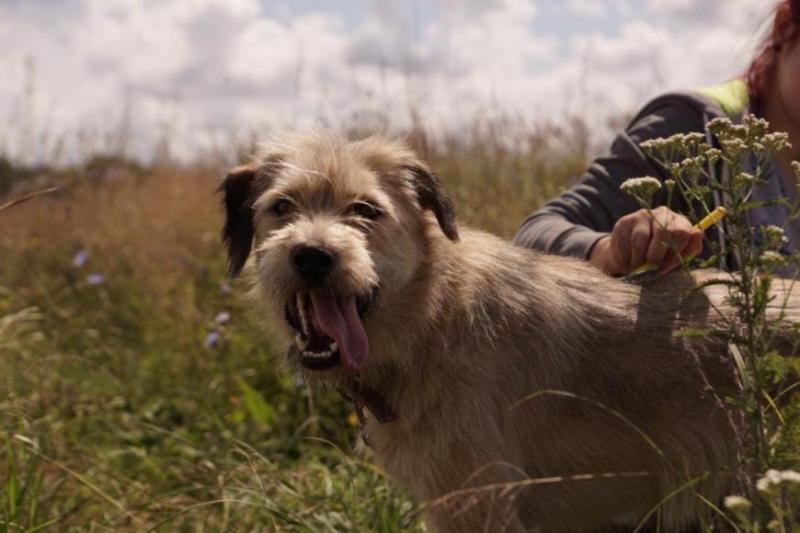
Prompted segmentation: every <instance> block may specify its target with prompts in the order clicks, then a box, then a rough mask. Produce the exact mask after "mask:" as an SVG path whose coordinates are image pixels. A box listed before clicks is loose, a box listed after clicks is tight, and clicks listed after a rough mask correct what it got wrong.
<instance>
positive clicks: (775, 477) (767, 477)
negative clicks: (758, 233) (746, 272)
mask: <svg viewBox="0 0 800 533" xmlns="http://www.w3.org/2000/svg"><path fill="white" fill-rule="evenodd" d="M767 253H770V252H767ZM772 253H774V252H772ZM762 257H763V256H762ZM781 480H782V477H781V473H780V471H778V470H775V469H774V468H770V469H769V470H767V472H766V473H765V474H764V475H763V476H762V477H760V478H759V479H758V481H756V489H758V491H759V492H764V493H770V492H772V491H773V490H774V489H775V488H777V487H778V486H779V485H780V484H781Z"/></svg>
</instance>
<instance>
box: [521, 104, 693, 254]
mask: <svg viewBox="0 0 800 533" xmlns="http://www.w3.org/2000/svg"><path fill="white" fill-rule="evenodd" d="M703 129H704V124H703V115H702V109H701V108H700V107H699V106H697V105H695V104H694V103H693V102H691V101H690V100H688V99H687V98H686V97H685V96H683V95H665V96H662V97H660V98H657V99H655V100H653V101H652V102H650V103H649V104H648V105H647V106H645V107H644V108H643V109H642V111H640V113H639V114H638V115H637V117H636V118H635V119H634V120H633V121H632V123H631V125H630V126H629V127H628V128H627V129H626V130H625V132H624V133H622V134H620V135H618V136H617V138H616V139H615V140H614V142H613V144H612V145H611V150H610V153H609V154H608V155H606V156H603V157H600V158H598V159H596V160H595V161H594V162H593V163H592V165H591V166H590V167H589V169H588V171H587V172H586V174H584V176H583V177H582V178H581V181H580V182H579V183H578V184H577V185H575V186H574V187H572V188H570V189H569V190H567V191H565V192H563V193H562V194H561V195H559V196H558V197H556V198H554V199H552V200H550V201H549V202H547V203H546V204H545V205H544V206H543V207H542V208H541V209H539V210H538V211H536V212H534V213H533V214H531V215H530V216H529V217H528V218H527V219H525V221H524V222H523V223H522V226H521V227H520V229H519V230H518V232H517V234H516V236H515V237H514V243H515V244H517V245H520V246H524V247H528V248H535V249H538V250H542V251H545V252H548V253H553V254H558V255H571V256H574V257H580V258H582V259H589V258H590V256H591V254H592V249H593V247H594V246H595V245H596V244H597V243H598V241H600V240H601V239H603V238H604V237H608V236H609V235H610V233H611V231H612V230H613V228H614V226H615V224H616V223H617V222H618V221H619V220H620V219H621V218H622V217H624V216H626V215H629V214H631V213H635V212H636V211H638V209H639V206H638V204H637V203H636V202H635V201H634V200H633V198H631V197H630V196H629V195H627V194H626V193H624V192H623V191H621V190H620V189H619V186H620V185H621V184H622V183H623V182H624V181H625V180H627V179H628V178H635V177H640V176H653V177H656V178H658V179H660V180H662V181H663V180H664V179H666V178H667V176H666V175H665V174H664V169H663V168H662V167H661V166H660V165H658V164H656V163H654V161H653V160H652V159H650V158H648V157H647V156H646V155H645V154H644V153H643V152H642V151H641V149H640V148H639V144H640V143H641V142H643V141H645V140H648V139H655V138H659V137H669V136H670V135H672V134H674V133H689V132H692V131H699V132H702V131H703ZM654 203H655V205H663V204H665V203H666V193H665V191H664V189H662V190H661V191H659V193H658V194H657V195H656V197H655V198H654ZM609 240H610V239H605V240H604V241H605V242H604V243H603V245H608V241H609Z"/></svg>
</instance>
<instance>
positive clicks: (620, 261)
mask: <svg viewBox="0 0 800 533" xmlns="http://www.w3.org/2000/svg"><path fill="white" fill-rule="evenodd" d="M634 224H635V218H634V217H632V216H631V215H626V216H624V217H622V218H620V219H619V220H618V221H617V223H616V224H615V225H614V229H613V232H612V234H611V240H612V244H613V246H612V249H613V251H614V259H615V263H616V264H615V267H616V269H617V270H620V271H622V270H625V269H626V268H627V266H628V264H629V263H630V259H631V232H632V231H633V226H634Z"/></svg>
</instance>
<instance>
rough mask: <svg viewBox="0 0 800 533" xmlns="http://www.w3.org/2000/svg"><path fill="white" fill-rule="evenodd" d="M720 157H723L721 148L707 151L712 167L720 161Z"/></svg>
mask: <svg viewBox="0 0 800 533" xmlns="http://www.w3.org/2000/svg"><path fill="white" fill-rule="evenodd" d="M720 157H722V151H721V150H720V149H719V148H709V149H708V150H706V158H708V162H709V163H711V164H712V165H713V164H714V163H716V162H717V161H719V158H720Z"/></svg>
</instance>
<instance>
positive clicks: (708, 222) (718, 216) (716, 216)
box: [623, 207, 725, 279]
mask: <svg viewBox="0 0 800 533" xmlns="http://www.w3.org/2000/svg"><path fill="white" fill-rule="evenodd" d="M724 216H725V208H724V207H717V208H716V209H714V210H713V211H711V212H710V213H709V214H707V215H706V216H704V217H703V219H702V220H700V222H698V223H697V224H695V225H694V227H695V228H697V229H700V230H703V231H705V230H707V229H708V228H710V227H711V226H713V225H714V224H716V223H717V222H719V221H720V220H722V217H724ZM657 268H658V265H656V264H655V263H645V264H643V265H642V266H640V267H639V268H636V269H635V270H633V271H632V272H631V273H630V274H628V275H627V276H625V277H624V278H623V279H631V278H632V277H634V276H638V275H640V274H644V273H646V272H650V271H652V270H656V269H657Z"/></svg>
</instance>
